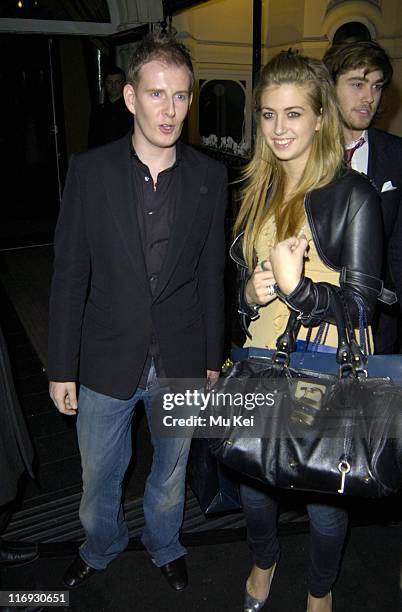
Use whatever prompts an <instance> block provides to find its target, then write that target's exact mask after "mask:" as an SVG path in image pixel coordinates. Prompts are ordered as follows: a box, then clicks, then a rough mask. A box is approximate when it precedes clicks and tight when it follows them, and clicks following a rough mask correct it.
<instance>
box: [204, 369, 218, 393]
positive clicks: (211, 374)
mask: <svg viewBox="0 0 402 612" xmlns="http://www.w3.org/2000/svg"><path fill="white" fill-rule="evenodd" d="M219 374H220V372H216V370H207V387H208V389H212V387H213V386H214V385H215V384H216V382H217V380H218V378H219Z"/></svg>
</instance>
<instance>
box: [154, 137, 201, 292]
mask: <svg viewBox="0 0 402 612" xmlns="http://www.w3.org/2000/svg"><path fill="white" fill-rule="evenodd" d="M178 171H179V177H178V181H177V183H178V185H179V188H178V192H177V197H176V203H175V212H174V217H173V223H172V228H171V233H170V237H169V243H168V248H167V254H166V259H165V263H164V265H163V267H162V270H161V273H160V275H159V280H158V283H157V286H156V290H155V294H154V296H153V297H154V299H157V298H158V297H159V296H160V294H161V293H162V291H163V290H164V288H165V287H166V285H167V284H168V282H169V280H170V277H171V276H172V274H173V272H174V270H175V268H176V265H177V262H178V260H179V258H180V256H181V254H182V252H183V249H184V247H185V245H186V239H187V235H188V233H189V232H190V229H191V226H192V224H193V222H194V217H195V214H196V211H197V208H198V205H199V202H200V195H201V193H202V192H203V189H204V190H205V189H206V187H205V186H204V182H205V167H202V166H200V164H198V163H197V162H196V161H192V160H190V159H189V157H188V154H187V152H186V148H185V147H184V146H182V159H181V161H180V163H179V166H178Z"/></svg>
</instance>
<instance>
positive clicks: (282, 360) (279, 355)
mask: <svg viewBox="0 0 402 612" xmlns="http://www.w3.org/2000/svg"><path fill="white" fill-rule="evenodd" d="M271 360H272V363H275V364H276V365H281V366H284V367H285V368H286V367H287V366H288V365H289V362H290V355H289V353H287V352H286V351H281V350H279V349H278V350H276V351H275V352H274V353H273V354H272V357H271Z"/></svg>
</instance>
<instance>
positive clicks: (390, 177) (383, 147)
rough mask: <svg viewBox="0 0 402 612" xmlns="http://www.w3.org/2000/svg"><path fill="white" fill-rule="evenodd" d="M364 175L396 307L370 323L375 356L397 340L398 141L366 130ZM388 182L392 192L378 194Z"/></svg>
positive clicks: (401, 253)
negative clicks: (378, 215)
mask: <svg viewBox="0 0 402 612" xmlns="http://www.w3.org/2000/svg"><path fill="white" fill-rule="evenodd" d="M368 140H369V159H368V168H367V174H368V176H369V178H370V179H371V180H372V181H373V182H374V184H375V185H376V187H377V189H378V191H379V192H380V197H381V209H382V214H383V222H384V234H385V249H384V271H383V276H384V277H385V278H386V284H387V286H388V287H390V288H391V287H392V286H393V287H394V288H395V289H396V293H397V296H398V300H399V306H398V305H395V306H392V307H390V306H386V305H382V304H381V305H379V308H378V310H377V313H376V317H375V321H374V340H375V346H376V352H378V353H386V352H390V351H392V348H393V346H394V344H395V342H396V340H397V334H398V316H399V312H400V305H401V304H402V204H401V202H402V138H400V137H399V136H394V135H393V134H388V133H387V132H383V131H382V130H378V129H376V128H370V129H369V130H368ZM388 181H391V182H392V185H393V186H394V187H396V189H393V190H390V191H382V188H383V185H384V184H385V183H386V182H388Z"/></svg>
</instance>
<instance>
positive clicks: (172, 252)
mask: <svg viewBox="0 0 402 612" xmlns="http://www.w3.org/2000/svg"><path fill="white" fill-rule="evenodd" d="M193 82H194V74H193V68H192V64H191V59H190V56H189V54H188V51H187V49H186V48H185V47H184V46H183V45H182V44H181V43H179V42H178V41H176V40H175V39H174V38H173V37H171V36H167V35H161V34H159V35H158V34H152V35H148V36H147V37H146V38H145V39H144V40H143V41H142V42H141V43H140V44H139V46H138V47H137V49H136V51H135V53H134V56H133V58H132V61H131V65H130V68H129V72H128V83H127V84H126V86H125V88H124V97H125V101H126V105H127V108H128V109H129V110H130V112H131V113H132V114H133V115H134V132H133V134H132V135H131V134H128V135H127V136H126V137H124V138H122V139H121V140H118V141H116V142H114V143H111V144H109V145H105V146H104V147H102V148H99V149H94V150H91V151H88V152H87V153H84V154H81V155H79V156H77V157H75V158H73V159H72V161H71V163H70V168H69V173H68V177H67V181H66V187H65V191H64V196H63V203H62V208H61V212H60V217H59V221H58V225H57V230H56V236H55V267H54V277H53V283H52V291H51V299H50V324H49V368H48V371H49V379H50V381H51V382H50V395H51V397H52V399H53V401H54V403H55V404H56V406H57V408H58V410H59V411H60V412H62V413H63V414H70V415H74V414H76V412H77V413H78V417H77V433H78V441H79V447H80V453H81V461H82V473H83V496H82V500H81V505H80V519H81V522H82V524H83V526H84V529H85V532H86V541H85V542H84V543H83V545H82V546H81V548H80V550H79V555H78V556H77V557H76V559H75V560H74V561H73V563H72V565H71V566H70V567H69V569H68V570H67V572H66V574H65V576H64V584H65V585H66V586H68V587H70V588H72V587H76V586H79V585H80V584H81V583H82V582H83V581H84V580H86V579H87V578H88V577H89V576H91V575H92V574H93V573H94V572H95V571H96V570H101V569H104V568H106V566H107V565H108V563H109V562H110V561H112V560H113V559H114V558H115V557H116V556H117V555H118V553H119V552H121V551H122V550H124V548H125V547H126V546H127V542H128V530H127V524H126V522H125V520H124V516H123V508H122V503H121V486H122V481H123V477H124V474H125V471H126V468H127V465H128V462H129V460H130V456H131V433H130V423H131V418H132V415H133V411H134V408H135V405H136V403H137V402H138V401H139V400H143V402H144V405H145V410H146V414H147V418H148V424H149V426H150V429H151V437H152V443H153V446H154V459H153V464H152V468H151V473H150V475H149V477H148V480H147V483H146V487H145V493H144V515H145V530H144V533H143V537H142V541H143V543H144V545H145V547H146V549H147V550H148V552H149V554H150V555H151V557H152V560H153V562H154V563H155V565H156V566H158V567H160V568H161V570H162V573H163V575H164V576H165V578H166V579H167V580H168V583H169V584H170V586H172V587H173V588H174V589H176V590H180V589H182V588H184V587H185V586H186V584H187V574H186V567H185V562H184V554H185V552H186V551H185V549H184V548H183V546H182V545H181V543H180V542H179V530H180V527H181V524H182V520H183V506H184V494H185V471H186V463H187V457H188V451H189V446H190V439H189V438H188V437H187V438H185V437H181V438H177V437H168V436H155V435H154V434H153V431H152V419H151V418H150V417H151V416H152V415H153V413H154V410H156V409H157V408H158V407H160V405H161V402H162V394H163V391H164V390H166V388H164V387H162V386H161V382H160V381H161V379H162V378H165V377H167V378H168V379H180V380H181V382H183V380H184V379H198V380H201V381H202V379H203V380H204V381H205V382H206V379H209V381H210V382H212V383H213V382H214V381H215V380H216V379H217V377H218V376H219V370H220V366H221V359H222V344H223V342H222V341H223V270H224V259H225V246H224V211H225V205H226V188H227V187H226V184H227V181H226V171H225V168H224V167H223V166H222V165H221V164H218V163H217V162H215V161H214V160H212V159H209V158H208V157H206V156H204V155H202V154H201V153H198V152H197V151H195V150H193V149H192V148H190V147H188V146H185V145H184V144H182V143H180V142H178V139H179V136H180V133H181V130H182V126H183V122H184V120H185V118H186V115H187V113H188V110H189V107H190V103H191V97H192V93H191V92H192V87H193ZM76 381H79V382H80V392H79V401H78V410H77V399H76ZM202 384H204V383H202ZM170 435H171V434H170Z"/></svg>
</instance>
